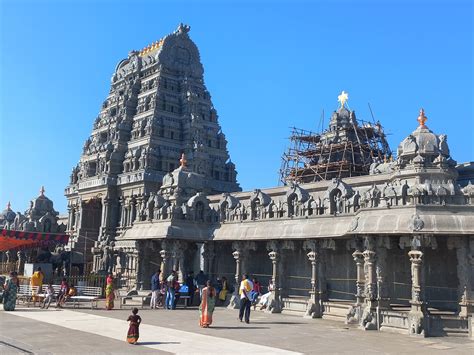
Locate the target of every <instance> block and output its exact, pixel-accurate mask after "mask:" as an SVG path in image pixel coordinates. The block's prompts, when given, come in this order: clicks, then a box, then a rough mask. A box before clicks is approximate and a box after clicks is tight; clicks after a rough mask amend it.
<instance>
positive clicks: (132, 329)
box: [127, 307, 142, 344]
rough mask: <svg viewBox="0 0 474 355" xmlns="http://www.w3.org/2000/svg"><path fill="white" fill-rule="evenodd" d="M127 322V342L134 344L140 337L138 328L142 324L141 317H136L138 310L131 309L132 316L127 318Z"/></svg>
mask: <svg viewBox="0 0 474 355" xmlns="http://www.w3.org/2000/svg"><path fill="white" fill-rule="evenodd" d="M127 322H130V325H129V327H128V332H127V342H128V343H129V344H136V343H137V341H138V338H139V337H140V332H139V327H140V324H141V323H142V319H141V317H140V316H139V315H138V308H136V307H135V308H134V309H132V315H130V316H128V319H127Z"/></svg>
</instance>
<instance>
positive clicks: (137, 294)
mask: <svg viewBox="0 0 474 355" xmlns="http://www.w3.org/2000/svg"><path fill="white" fill-rule="evenodd" d="M119 297H120V308H122V305H126V304H127V303H126V302H127V300H132V301H133V300H139V301H140V307H141V309H143V308H144V307H145V302H146V301H147V300H148V299H150V300H151V291H150V290H141V291H137V290H132V291H130V292H128V293H127V295H125V296H122V295H120V296H119ZM129 305H132V306H138V305H135V304H133V303H132V304H129Z"/></svg>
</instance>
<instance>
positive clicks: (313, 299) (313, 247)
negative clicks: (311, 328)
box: [303, 240, 323, 318]
mask: <svg viewBox="0 0 474 355" xmlns="http://www.w3.org/2000/svg"><path fill="white" fill-rule="evenodd" d="M303 249H305V250H309V252H308V254H306V255H307V256H308V260H309V261H310V263H311V291H310V292H309V294H310V297H309V300H308V306H307V308H306V313H305V317H306V318H321V317H322V315H323V312H322V307H321V299H320V292H319V290H318V264H319V262H320V252H319V246H318V244H317V242H316V241H315V240H308V241H306V242H305V243H304V244H303Z"/></svg>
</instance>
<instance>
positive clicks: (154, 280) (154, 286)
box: [150, 270, 161, 309]
mask: <svg viewBox="0 0 474 355" xmlns="http://www.w3.org/2000/svg"><path fill="white" fill-rule="evenodd" d="M160 272H161V271H160V270H157V271H156V272H155V273H154V274H153V276H152V277H151V301H150V308H151V309H155V308H158V297H159V295H160Z"/></svg>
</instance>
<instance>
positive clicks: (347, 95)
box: [337, 90, 349, 108]
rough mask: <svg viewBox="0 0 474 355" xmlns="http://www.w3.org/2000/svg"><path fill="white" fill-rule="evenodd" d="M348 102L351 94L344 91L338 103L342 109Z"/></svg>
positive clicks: (338, 98)
mask: <svg viewBox="0 0 474 355" xmlns="http://www.w3.org/2000/svg"><path fill="white" fill-rule="evenodd" d="M347 100H349V94H348V93H347V92H345V91H344V90H342V92H341V94H340V95H339V96H338V97H337V101H339V103H340V104H341V108H343V107H344V105H345V103H346V101H347Z"/></svg>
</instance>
